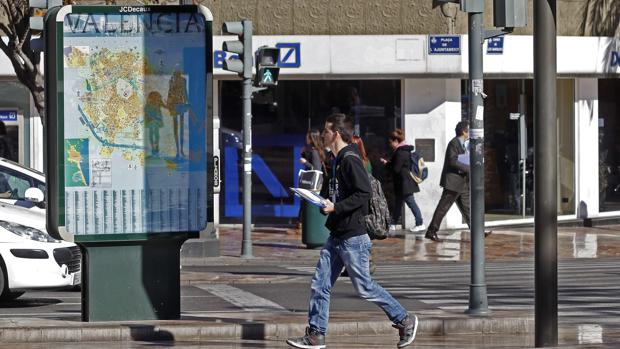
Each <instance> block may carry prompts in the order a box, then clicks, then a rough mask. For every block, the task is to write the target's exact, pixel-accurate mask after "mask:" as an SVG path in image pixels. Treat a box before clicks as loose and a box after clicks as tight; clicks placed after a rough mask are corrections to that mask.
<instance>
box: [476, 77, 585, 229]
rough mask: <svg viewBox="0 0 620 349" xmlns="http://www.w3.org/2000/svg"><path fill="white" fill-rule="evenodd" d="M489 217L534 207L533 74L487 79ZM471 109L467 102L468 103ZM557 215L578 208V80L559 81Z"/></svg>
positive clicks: (518, 215) (524, 213)
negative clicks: (575, 121)
mask: <svg viewBox="0 0 620 349" xmlns="http://www.w3.org/2000/svg"><path fill="white" fill-rule="evenodd" d="M485 93H487V98H486V99H485V100H484V128H485V154H484V156H485V162H484V164H485V209H486V215H485V220H486V221H503V220H519V219H525V218H529V217H532V216H533V212H534V211H533V210H534V132H533V131H534V128H533V121H534V120H533V101H534V87H533V80H531V79H488V80H485ZM464 107H465V108H467V106H466V105H465V106H464ZM557 132H558V133H557V136H558V156H557V166H558V198H557V200H558V214H559V215H569V214H574V213H575V175H574V173H575V165H574V164H575V162H574V160H575V146H574V139H575V137H574V80H572V79H563V80H558V83H557Z"/></svg>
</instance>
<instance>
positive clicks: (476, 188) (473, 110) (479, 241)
mask: <svg viewBox="0 0 620 349" xmlns="http://www.w3.org/2000/svg"><path fill="white" fill-rule="evenodd" d="M468 16H469V32H468V40H469V135H470V141H469V148H470V153H469V154H470V158H469V163H470V175H469V178H470V182H469V183H470V193H471V199H470V200H471V210H470V219H471V222H470V227H469V228H470V234H471V283H470V285H469V308H468V309H467V311H466V313H468V314H472V315H484V314H487V313H488V312H489V309H488V302H487V285H486V281H485V275H484V270H485V260H484V259H485V256H484V161H483V160H484V104H483V101H482V96H483V95H484V92H483V72H482V43H483V41H484V38H483V27H482V25H483V15H482V12H469V13H468Z"/></svg>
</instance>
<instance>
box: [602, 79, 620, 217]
mask: <svg viewBox="0 0 620 349" xmlns="http://www.w3.org/2000/svg"><path fill="white" fill-rule="evenodd" d="M618 91H620V80H618V79H599V80H598V98H599V99H598V115H599V119H598V130H599V131H598V136H599V137H598V141H599V152H598V155H599V174H598V177H599V178H598V179H599V210H600V211H601V212H608V211H620V137H619V136H618V135H620V118H619V116H620V98H618Z"/></svg>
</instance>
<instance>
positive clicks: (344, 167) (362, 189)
mask: <svg viewBox="0 0 620 349" xmlns="http://www.w3.org/2000/svg"><path fill="white" fill-rule="evenodd" d="M347 153H348V154H349V155H346V154H347ZM345 155H346V156H345ZM336 179H337V196H336V203H335V204H334V209H335V210H334V212H332V213H330V214H329V216H328V217H327V222H326V223H325V226H326V227H327V228H328V229H329V231H330V232H331V234H332V235H333V236H335V237H338V238H343V239H348V238H350V237H352V236H357V235H364V234H367V231H366V225H365V223H364V216H366V215H367V214H368V202H369V200H370V197H371V195H372V189H371V187H370V180H369V179H368V172H366V169H365V168H364V165H363V164H362V160H361V158H360V157H359V152H358V150H357V145H355V144H349V145H347V146H346V147H344V148H343V149H341V150H340V151H339V152H338V156H336Z"/></svg>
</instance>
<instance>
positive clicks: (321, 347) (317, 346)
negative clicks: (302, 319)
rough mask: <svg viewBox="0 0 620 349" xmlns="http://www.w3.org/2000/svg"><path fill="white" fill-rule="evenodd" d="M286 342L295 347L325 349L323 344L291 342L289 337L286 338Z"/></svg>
mask: <svg viewBox="0 0 620 349" xmlns="http://www.w3.org/2000/svg"><path fill="white" fill-rule="evenodd" d="M286 344H288V345H290V346H291V347H295V348H302V349H325V345H304V344H297V343H293V342H292V341H291V340H290V339H287V340H286Z"/></svg>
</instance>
